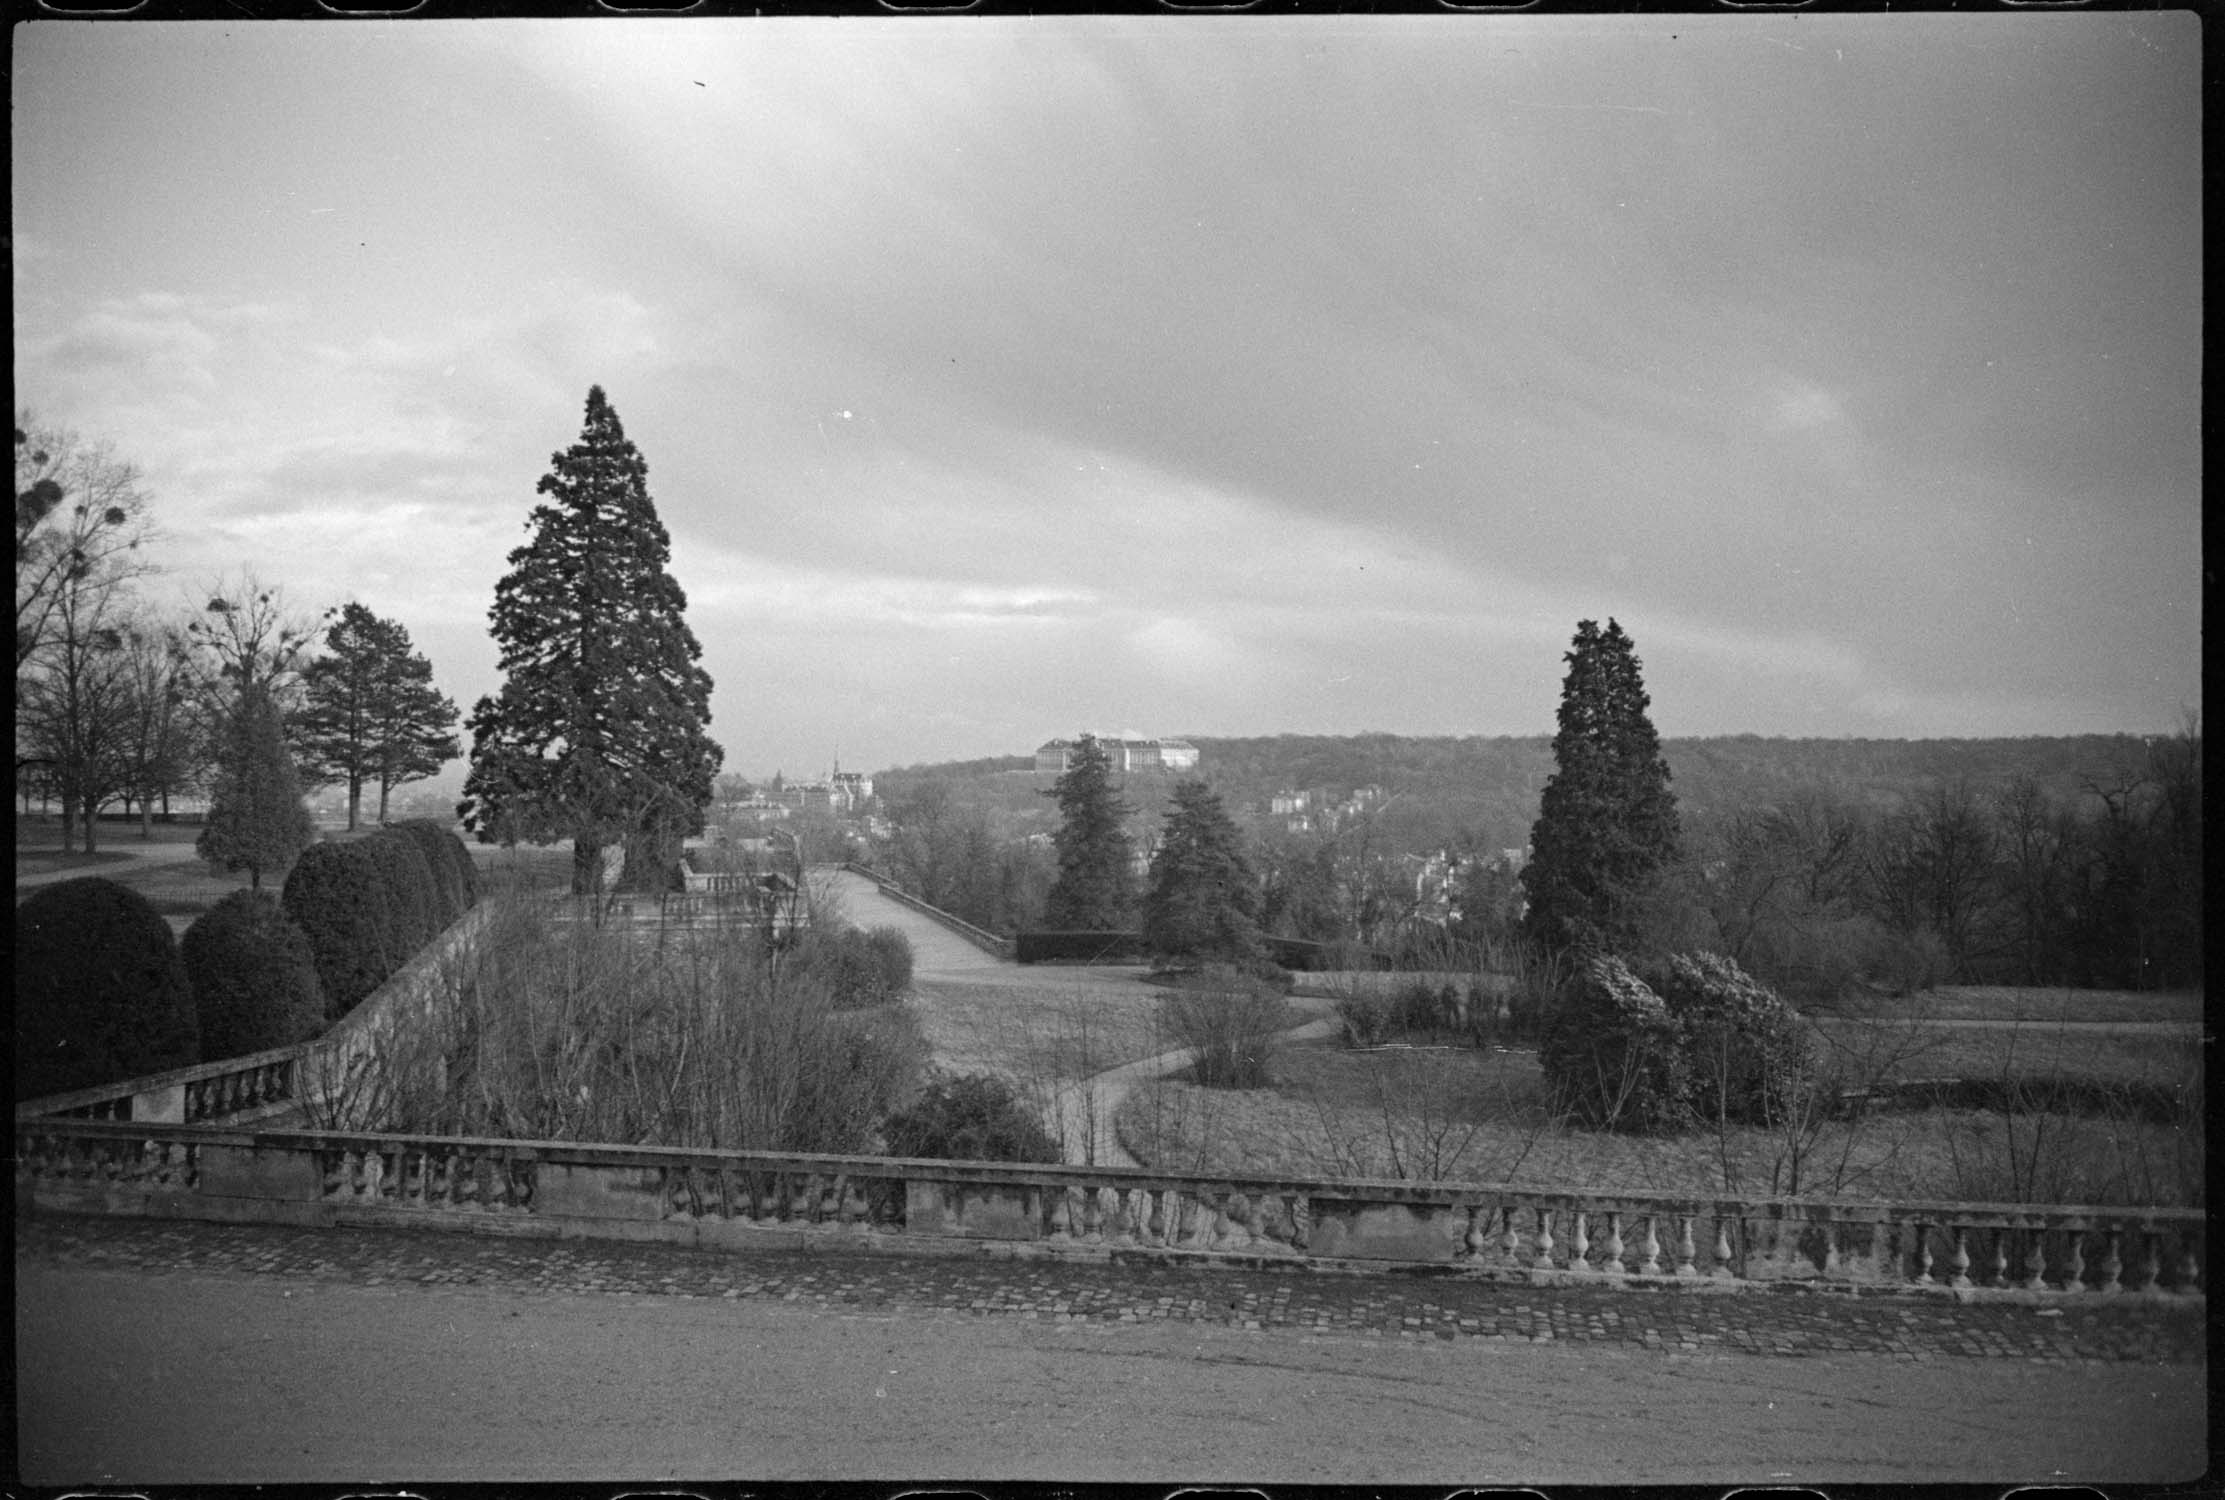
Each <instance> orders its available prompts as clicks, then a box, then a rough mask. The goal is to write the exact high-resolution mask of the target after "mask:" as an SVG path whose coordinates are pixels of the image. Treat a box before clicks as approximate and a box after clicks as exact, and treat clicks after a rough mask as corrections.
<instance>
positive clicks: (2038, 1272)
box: [2022, 1227, 2047, 1292]
mask: <svg viewBox="0 0 2225 1500" xmlns="http://www.w3.org/2000/svg"><path fill="white" fill-rule="evenodd" d="M2022 1285H2023V1287H2024V1290H2026V1291H2028V1292H2044V1291H2046V1290H2047V1231H2046V1230H2044V1229H2041V1228H2038V1227H2034V1228H2031V1229H2027V1230H2025V1231H2024V1281H2023V1283H2022Z"/></svg>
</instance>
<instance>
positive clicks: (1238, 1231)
mask: <svg viewBox="0 0 2225 1500" xmlns="http://www.w3.org/2000/svg"><path fill="white" fill-rule="evenodd" d="M1250 1213H1251V1204H1250V1203H1249V1201H1247V1200H1246V1198H1245V1197H1244V1195H1243V1194H1242V1193H1235V1192H1231V1193H1224V1194H1223V1195H1222V1196H1221V1201H1220V1204H1219V1205H1218V1208H1217V1211H1216V1212H1215V1213H1214V1215H1213V1248H1214V1249H1216V1250H1240V1249H1243V1248H1244V1247H1245V1246H1247V1245H1249V1244H1251V1242H1252V1233H1251V1229H1250V1226H1249V1225H1248V1224H1247V1223H1246V1220H1247V1218H1248V1217H1249V1215H1250Z"/></svg>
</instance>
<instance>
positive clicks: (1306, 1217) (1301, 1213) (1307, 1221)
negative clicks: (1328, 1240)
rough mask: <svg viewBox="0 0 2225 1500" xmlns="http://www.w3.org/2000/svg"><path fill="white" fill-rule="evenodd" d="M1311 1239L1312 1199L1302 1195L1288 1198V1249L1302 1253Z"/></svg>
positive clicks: (1293, 1195)
mask: <svg viewBox="0 0 2225 1500" xmlns="http://www.w3.org/2000/svg"><path fill="white" fill-rule="evenodd" d="M1312 1239H1313V1199H1311V1198H1309V1197H1307V1196H1306V1195H1305V1194H1304V1193H1294V1194H1292V1195H1291V1198H1290V1248H1291V1249H1293V1250H1299V1251H1303V1250H1304V1249H1305V1248H1306V1246H1307V1244H1308V1243H1309V1242H1310V1241H1311V1240H1312Z"/></svg>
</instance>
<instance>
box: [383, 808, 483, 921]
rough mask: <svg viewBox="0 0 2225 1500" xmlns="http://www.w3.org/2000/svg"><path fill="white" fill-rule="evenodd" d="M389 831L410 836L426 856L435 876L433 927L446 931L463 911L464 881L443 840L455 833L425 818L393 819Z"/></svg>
mask: <svg viewBox="0 0 2225 1500" xmlns="http://www.w3.org/2000/svg"><path fill="white" fill-rule="evenodd" d="M386 832H387V833H388V834H389V835H391V836H393V837H395V838H403V839H408V840H409V841H410V843H411V844H412V845H414V846H415V847H416V849H417V852H418V853H419V854H421V855H423V856H424V857H425V868H426V870H427V871H428V872H429V873H430V874H431V876H432V891H433V930H434V931H435V932H446V931H447V930H448V928H449V925H450V924H451V923H453V922H454V921H455V920H456V919H457V918H458V917H460V916H462V915H463V914H464V893H463V882H462V880H461V879H460V878H459V877H458V875H457V873H456V866H455V863H454V861H453V860H451V859H450V858H449V854H448V849H447V847H446V844H445V842H444V838H446V837H453V835H448V834H446V833H445V830H443V829H442V828H441V827H440V826H439V825H438V824H436V823H432V822H430V821H427V820H426V819H423V818H416V819H412V820H411V821H409V822H407V823H390V824H388V825H387V828H386Z"/></svg>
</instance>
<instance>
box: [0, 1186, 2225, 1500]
mask: <svg viewBox="0 0 2225 1500" xmlns="http://www.w3.org/2000/svg"><path fill="white" fill-rule="evenodd" d="M18 1228H19V1234H18V1239H17V1245H16V1264H15V1269H16V1309H15V1311H16V1359H17V1365H16V1369H17V1379H18V1386H19V1390H18V1428H17V1436H18V1441H19V1448H20V1457H19V1462H20V1464H21V1468H22V1474H23V1477H24V1478H25V1479H27V1480H29V1481H31V1482H34V1483H60V1482H88V1481H106V1482H112V1483H120V1484H141V1483H145V1484H153V1483H172V1484H182V1483H217V1482H225V1481H231V1482H240V1481H258V1482H287V1481H292V1482H319V1483H334V1482H340V1481H348V1480H354V1481H366V1480H368V1481H381V1482H396V1481H404V1480H418V1481H434V1480H450V1481H458V1480H499V1479H524V1478H532V1479H556V1478H567V1479H596V1480H618V1479H635V1480H640V1479H797V1478H813V1479H824V1478H851V1479H882V1480H945V1481H964V1480H977V1481H979V1480H1035V1481H1041V1482H1078V1481H1086V1480H1141V1481H1148V1482H1154V1483H1160V1482H1163V1483H1169V1484H1171V1483H1174V1482H1177V1481H1181V1480H1192V1481H1196V1480H1213V1481H1223V1482H1228V1481H1242V1480H1249V1481H1259V1482H1269V1483H1285V1484H1287V1483H1298V1482H1315V1483H1342V1484H1357V1483H1366V1482H1369V1481H1375V1482H1384V1481H1401V1482H1413V1483H1429V1484H1435V1485H1443V1486H1454V1485H1472V1484H1493V1483H1513V1482H1530V1483H1547V1484H1604V1483H1687V1484H1710V1485H1727V1484H1732V1483H1742V1482H1743V1483H1769V1482H1772V1481H1775V1482H1778V1483H1786V1482H1805V1483H1810V1484H1817V1485H1831V1484H1847V1483H1856V1482H1869V1483H1894V1484H1902V1483H1914V1482H1926V1481H1941V1480H1961V1481H1968V1482H1991V1483H2004V1484H2005V1483H2009V1482H2016V1481H2025V1482H2048V1481H2053V1482H2056V1483H2065V1482H2085V1483H2093V1484H2103V1485H2107V1484H2123V1483H2128V1482H2134V1481H2142V1482H2149V1481H2162V1480H2169V1479H2174V1478H2178V1479H2185V1478H2191V1477H2193V1476H2195V1475H2197V1474H2199V1473H2200V1472H2201V1471H2202V1468H2203V1465H2204V1463H2205V1461H2206V1454H2207V1444H2206V1433H2205V1429H2204V1415H2205V1412H2206V1403H2205V1399H2204V1398H2205V1386H2206V1380H2205V1370H2204V1366H2203V1364H2202V1363H2201V1357H2202V1342H2203V1338H2204V1336H2205V1335H2204V1325H2203V1321H2202V1319H2201V1318H2200V1316H2199V1314H2198V1313H2197V1312H2195V1311H2194V1310H2192V1309H2187V1308H2164V1307H2158V1306H2155V1305H2152V1304H2140V1303H2135V1302H2133V1301H2131V1300H2129V1299H2116V1300H2114V1301H2112V1302H2110V1303H2109V1304H2108V1305H2103V1304H2102V1303H2101V1299H2098V1298H2097V1299H2095V1301H2094V1302H2093V1303H2091V1304H2086V1305H2082V1306H2079V1307H2075V1308H2072V1309H2070V1310H2068V1311H2066V1312H2065V1313H2063V1314H2062V1315H2060V1316H2055V1317H2041V1316H2040V1315H2039V1314H2038V1312H2037V1311H2036V1310H2034V1309H2032V1308H2027V1307H1998V1306H1983V1307H1960V1308H1958V1307H1954V1306H1952V1305H1941V1304H1934V1303H1928V1302H1925V1303H1908V1302H1904V1301H1901V1300H1898V1299H1864V1300H1860V1301H1849V1300H1847V1299H1844V1298H1821V1297H1812V1296H1803V1295H1766V1296H1760V1297H1754V1296H1742V1297H1696V1296H1680V1295H1678V1294H1675V1293H1630V1292H1624V1293H1616V1292H1607V1291H1570V1290H1565V1289H1550V1290H1549V1289H1542V1288H1532V1287H1521V1286H1502V1285H1495V1284H1491V1283H1477V1282H1461V1281H1453V1280H1445V1279H1433V1278H1419V1277H1402V1276H1383V1277H1347V1276H1330V1275H1320V1274H1311V1275H1309V1274H1303V1273H1280V1274H1277V1273H1268V1272H1251V1271H1239V1270H1205V1269H1193V1268H1188V1267H1166V1266H1150V1265H1130V1266H1121V1267H1118V1268H1110V1267H1092V1266H1086V1265H1070V1264H1052V1263H1045V1262H1013V1261H983V1260H966V1261H936V1260H914V1259H905V1258H899V1257H883V1256H867V1255H816V1256H806V1255H788V1254H770V1253H767V1254H746V1255H738V1254H710V1253H705V1252H700V1251H690V1250H683V1249H678V1248H675V1247H668V1246H655V1245H641V1246H628V1245H618V1244H606V1243H596V1244H587V1243H583V1242H577V1241H573V1242H562V1243H546V1242H520V1241H504V1240H489V1239H482V1238H479V1237H475V1236H473V1237H467V1236H462V1235H445V1234H439V1233H434V1232H421V1233H404V1232H367V1231H357V1232H348V1231H338V1230H322V1231H303V1230H287V1229H273V1228H266V1227H244V1226H229V1227H217V1226H202V1225H192V1226H186V1225H163V1224H145V1223H132V1222H129V1221H117V1220H95V1219H69V1218H61V1219H57V1218H47V1219H40V1220H35V1221H29V1222H26V1223H23V1224H20V1225H19V1226H18Z"/></svg>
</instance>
